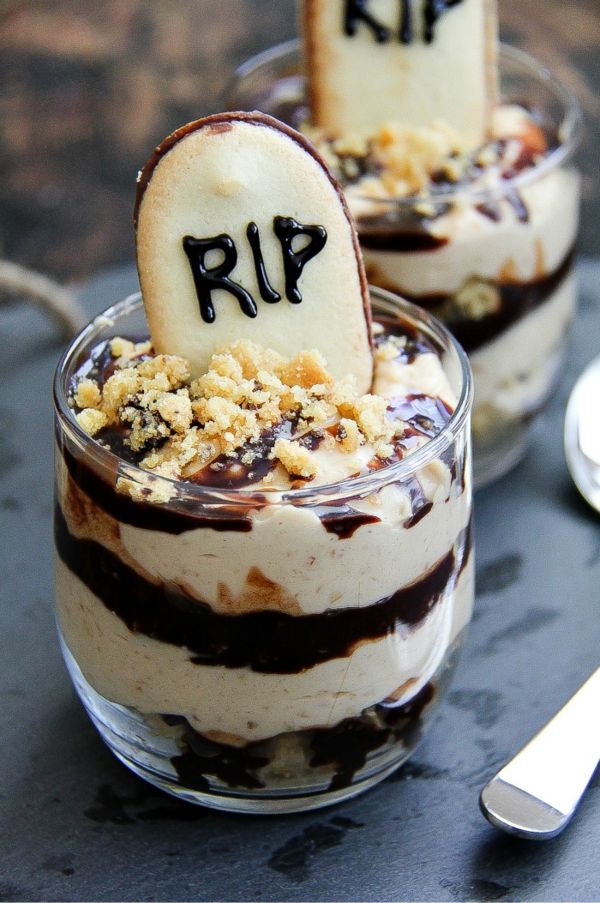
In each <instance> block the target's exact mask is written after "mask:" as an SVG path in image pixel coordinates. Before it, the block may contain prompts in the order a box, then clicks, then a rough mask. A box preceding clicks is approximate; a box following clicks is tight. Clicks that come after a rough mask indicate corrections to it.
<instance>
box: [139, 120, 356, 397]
mask: <svg viewBox="0 0 600 903" xmlns="http://www.w3.org/2000/svg"><path fill="white" fill-rule="evenodd" d="M135 220H136V229H137V263H138V270H139V276H140V284H141V289H142V295H143V298H144V305H145V308H146V314H147V318H148V321H149V325H150V332H151V335H152V340H153V343H154V345H155V347H156V349H157V350H158V351H160V352H163V353H171V354H179V355H182V356H183V357H185V358H187V359H188V360H189V361H190V363H191V365H192V372H193V373H194V374H195V375H197V374H199V373H202V372H204V371H205V370H206V368H207V364H208V361H209V358H210V356H211V354H212V353H213V351H214V350H215V348H216V347H217V346H219V345H222V344H223V343H226V342H231V341H233V340H235V339H239V338H246V339H251V340H252V341H254V342H257V343H258V344H260V345H262V346H264V347H268V348H274V349H275V350H276V351H279V352H280V353H281V354H284V355H286V356H292V355H294V354H296V353H297V352H298V351H301V350H309V349H317V350H319V351H321V353H322V354H323V355H324V357H325V358H326V360H327V363H328V366H329V370H330V372H331V373H332V374H333V375H334V376H335V377H337V378H339V377H341V376H344V375H345V374H348V373H352V374H354V375H355V377H356V380H357V384H358V388H359V390H360V391H368V389H369V387H370V384H371V379H372V354H371V337H370V316H369V303H368V291H367V285H366V280H365V275H364V269H363V264H362V259H361V257H360V252H359V249H358V242H357V238H356V233H355V230H354V225H353V223H352V220H351V218H350V215H349V213H348V209H347V207H346V204H345V201H344V199H343V195H342V194H341V192H340V189H339V187H338V185H337V183H336V182H335V180H334V179H333V177H332V176H331V174H330V172H329V171H328V169H327V167H326V166H325V164H324V162H323V161H322V160H321V159H320V158H319V156H318V155H317V153H316V152H315V151H314V149H313V148H312V146H311V145H309V144H308V142H307V141H306V140H305V139H304V138H303V137H302V136H301V135H299V134H297V133H296V132H294V131H293V130H291V129H289V128H288V127H287V126H284V125H282V124H281V123H279V122H278V121H277V120H275V119H272V118H271V117H268V116H265V115H263V114H260V113H223V114H219V115H215V116H209V117H207V118H206V119H201V120H198V121H197V122H192V123H190V124H189V125H186V126H184V127H183V128H181V129H178V131H176V132H174V133H173V134H172V135H170V136H169V137H168V138H166V139H165V141H163V143H162V144H161V145H159V147H158V148H157V149H156V151H155V153H154V155H153V156H152V158H151V159H150V160H149V161H148V163H147V164H146V166H145V167H144V169H143V170H142V172H141V174H140V178H139V185H138V197H137V202H136V212H135Z"/></svg>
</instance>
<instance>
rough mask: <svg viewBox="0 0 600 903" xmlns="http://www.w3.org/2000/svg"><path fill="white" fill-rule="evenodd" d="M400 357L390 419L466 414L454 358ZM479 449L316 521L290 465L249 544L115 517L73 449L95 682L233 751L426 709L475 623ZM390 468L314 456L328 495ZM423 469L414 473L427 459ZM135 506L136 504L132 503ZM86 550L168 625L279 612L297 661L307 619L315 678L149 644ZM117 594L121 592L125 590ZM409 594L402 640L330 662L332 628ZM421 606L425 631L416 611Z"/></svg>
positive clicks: (67, 507) (351, 649) (386, 390)
mask: <svg viewBox="0 0 600 903" xmlns="http://www.w3.org/2000/svg"><path fill="white" fill-rule="evenodd" d="M396 350H397V349H396ZM394 353H395V351H394V349H392V351H391V353H390V354H379V355H376V366H377V374H376V379H375V383H374V392H375V394H376V395H377V396H378V397H379V398H380V399H382V400H383V402H384V405H383V407H384V409H385V402H389V403H390V404H392V405H393V403H394V401H395V400H398V399H400V400H401V399H406V398H412V397H413V396H415V395H416V396H418V397H419V398H421V397H426V396H427V397H429V398H430V401H432V400H435V399H437V400H438V402H439V404H441V405H443V403H444V402H446V404H447V405H450V406H451V407H452V406H453V404H454V397H453V393H452V391H451V389H450V386H449V383H448V379H447V377H446V375H445V373H444V370H443V368H442V366H441V362H440V359H439V357H438V355H437V354H436V353H431V352H428V351H423V349H421V350H419V351H415V352H414V354H413V353H410V354H407V353H405V352H404V351H403V352H401V353H399V354H398V355H397V356H396V357H394V356H393V354H394ZM419 393H424V394H419ZM177 397H180V396H177ZM307 410H308V409H307ZM445 416H446V417H447V416H449V414H448V413H446V415H445ZM348 429H349V427H348ZM410 441H411V442H414V443H415V448H416V449H418V448H419V446H420V445H422V444H423V443H425V444H426V442H427V437H426V436H425V434H420V435H418V434H417V435H415V436H413V438H412V439H411V440H410ZM464 442H465V440H464V438H463V437H462V436H460V437H457V439H456V442H455V444H454V445H450V446H449V447H446V448H445V450H441V451H440V457H437V458H434V459H433V460H431V461H429V463H427V464H426V465H424V466H422V467H420V468H418V469H417V470H415V471H414V472H413V474H412V475H411V476H410V477H409V478H406V477H405V478H404V479H403V480H402V479H400V478H398V479H396V478H395V469H394V463H393V461H392V462H386V461H385V460H384V459H379V463H378V464H377V467H376V470H375V471H374V472H373V473H372V474H371V477H372V484H369V487H368V488H367V489H363V491H362V493H361V494H360V496H359V497H357V496H353V495H352V492H351V491H348V489H347V488H346V489H345V490H344V493H343V496H342V498H341V499H339V498H338V499H337V500H336V501H335V503H334V504H331V505H323V504H320V505H318V506H316V507H314V506H313V507H308V506H306V505H302V504H294V503H291V502H289V501H286V502H283V501H282V493H283V492H285V491H286V490H288V489H290V488H293V476H292V475H289V474H286V473H285V471H284V469H283V468H282V467H281V466H279V465H278V466H277V470H276V471H275V472H274V474H273V472H272V475H271V478H268V477H264V478H263V479H262V480H259V481H258V482H256V483H254V484H253V486H252V493H250V495H252V494H254V495H255V496H256V495H257V494H258V495H260V494H261V493H262V494H263V495H264V499H266V501H267V503H266V504H262V505H259V506H257V507H254V508H253V507H252V506H251V504H250V505H248V506H247V507H246V511H245V517H246V519H247V524H246V525H247V529H244V530H241V529H231V530H225V531H223V530H220V529H215V528H214V527H211V526H210V525H208V524H207V523H206V519H204V520H203V522H202V525H201V526H196V525H195V524H194V520H193V517H192V516H191V515H190V517H189V524H186V527H185V529H184V530H183V531H179V532H168V531H167V530H161V529H160V528H158V529H155V528H152V529H149V528H147V527H145V526H141V525H139V523H137V524H134V523H131V522H130V521H129V522H128V519H127V517H125V516H124V515H123V516H122V518H119V517H118V516H117V515H115V513H114V510H113V512H112V513H111V509H110V506H108V507H107V508H105V507H103V506H102V501H103V498H102V496H103V492H104V489H102V492H101V495H100V496H99V495H98V490H96V493H95V498H92V495H91V494H89V493H88V492H86V489H85V480H84V481H83V482H81V481H78V480H77V478H76V473H77V471H76V468H75V470H74V469H73V465H70V467H69V466H67V462H66V459H65V457H64V455H63V452H62V450H60V449H59V452H58V455H57V462H58V463H57V500H58V504H59V506H60V509H61V513H62V517H64V520H65V528H66V537H68V539H66V540H65V541H67V542H69V543H72V544H73V548H72V549H71V551H70V552H69V553H68V554H67V555H66V559H67V560H69V556H70V562H71V563H72V565H73V566H72V567H67V566H66V565H65V555H61V548H60V542H59V547H58V548H59V560H58V562H57V599H58V615H59V621H60V625H61V629H62V632H63V635H64V638H65V641H66V643H67V646H68V648H69V649H70V651H71V653H72V655H73V657H74V658H75V660H76V661H77V663H78V665H79V667H80V668H81V670H82V672H83V674H84V676H85V678H86V680H87V681H88V682H89V683H90V684H91V685H92V687H94V689H96V690H97V691H98V692H99V693H100V694H101V695H102V696H104V697H105V698H107V699H109V700H110V701H112V702H115V703H118V704H121V705H125V706H131V707H133V708H135V709H137V710H138V711H140V712H142V713H146V714H161V713H162V714H176V715H181V716H183V717H185V718H187V719H188V720H189V722H190V723H191V724H192V726H193V727H194V728H195V729H196V730H198V731H199V732H201V733H204V734H215V733H218V734H219V735H222V734H225V735H229V736H230V737H233V738H236V742H240V743H245V742H250V741H256V740H262V739H266V738H268V737H273V736H276V735H279V734H281V733H288V732H290V731H299V730H304V729H308V728H327V727H332V726H334V725H336V724H338V723H339V722H340V721H342V720H344V719H345V718H351V717H358V716H360V715H361V713H362V712H363V711H364V710H365V709H367V708H369V707H370V706H373V705H375V704H377V703H379V702H381V701H383V700H385V699H386V698H388V697H392V698H393V699H394V701H395V702H396V703H397V704H398V705H401V704H402V703H404V702H406V701H408V700H410V699H411V698H412V697H413V696H414V695H415V694H416V693H417V692H419V690H420V689H421V688H422V687H423V686H424V685H425V684H426V683H427V682H428V681H429V680H430V679H431V677H432V676H433V675H434V674H435V673H436V671H437V670H438V669H439V667H440V665H441V664H442V663H443V661H444V658H445V655H446V653H447V651H448V648H449V646H450V645H451V644H452V642H453V640H454V639H455V638H456V636H457V634H458V633H459V632H460V631H461V630H462V629H463V628H464V626H465V624H466V623H467V622H468V620H469V617H470V613H471V605H472V597H473V586H472V582H473V581H472V561H471V557H470V535H469V524H470V514H471V504H470V498H471V493H470V477H469V472H468V468H467V467H466V463H465V456H466V455H468V453H469V452H468V444H467V446H466V447H465V445H464ZM376 453H377V448H376V446H374V445H372V444H370V443H369V442H363V443H362V444H359V445H357V447H356V448H354V449H353V450H352V451H350V452H344V451H342V449H341V447H340V446H338V445H336V444H335V443H333V442H329V443H323V444H322V445H321V446H319V447H318V448H316V449H315V451H314V453H311V455H312V465H313V466H314V469H315V470H316V476H315V478H314V480H313V483H316V484H317V491H318V486H319V485H322V484H323V482H324V481H331V480H332V479H337V480H339V479H345V478H347V477H349V476H350V475H351V474H352V473H356V472H357V470H358V471H361V472H362V473H363V474H364V473H365V472H366V473H369V470H368V467H367V465H368V463H369V462H372V461H375V460H376ZM406 454H407V455H408V457H410V454H411V451H410V449H407V450H406ZM394 460H396V459H394ZM365 468H366V470H365ZM465 468H466V469H465ZM141 473H142V474H143V473H144V472H142V471H141ZM112 480H113V486H111V485H110V482H108V481H107V482H106V484H105V486H106V493H107V494H108V495H110V494H111V493H113V494H114V493H115V489H114V488H113V487H114V474H113V475H112ZM101 485H102V484H101ZM173 485H176V484H173ZM180 485H181V486H182V487H183V488H184V489H185V483H180ZM311 485H312V484H311ZM92 494H93V493H92ZM332 501H333V500H332ZM128 504H130V505H133V506H135V505H136V502H135V501H134V500H133V498H132V499H130V500H129V502H128ZM175 504H176V500H173V501H172V502H167V503H166V505H167V507H169V506H171V505H175ZM157 507H158V508H160V506H157ZM348 511H350V516H351V517H358V521H355V522H353V523H352V524H351V526H350V529H348V530H346V529H344V530H342V531H340V532H339V533H338V532H335V530H332V529H331V527H332V523H334V522H335V518H336V517H338V518H341V519H342V520H343V518H344V517H346V516H347V515H348ZM332 519H333V520H332ZM78 542H81V543H82V544H83V545H82V548H84V549H86V550H88V549H89V550H91V552H90V554H98V560H103V561H109V562H110V561H114V562H118V563H119V566H121V567H123V568H125V569H127V574H132V575H133V579H134V580H135V581H136V582H138V583H139V584H140V587H141V588H140V591H139V592H138V593H137V596H136V601H135V604H136V605H140V604H141V605H142V606H143V604H144V591H143V587H144V586H145V585H147V586H148V589H149V590H152V591H154V590H155V589H156V588H158V590H159V591H160V592H163V593H164V594H165V595H164V605H165V606H166V608H165V618H166V619H167V620H168V617H169V612H168V606H169V604H170V600H171V599H172V597H173V596H174V595H176V596H177V598H178V599H179V600H180V602H179V603H177V602H176V601H175V603H174V604H175V605H177V604H181V599H182V598H183V599H184V601H185V605H186V608H187V609H191V610H192V611H193V607H194V605H195V604H197V605H199V606H201V607H202V611H203V612H204V613H206V614H208V616H209V617H215V618H220V619H221V621H220V624H221V625H223V624H224V623H227V624H231V625H233V624H234V622H235V621H236V619H237V618H238V616H242V617H243V616H246V617H251V616H253V615H256V614H258V615H261V614H264V613H270V614H272V615H273V616H278V617H282V616H283V617H284V619H285V624H284V625H283V626H284V627H285V629H286V630H287V629H291V631H292V633H291V634H290V636H291V637H292V645H293V636H294V633H293V631H294V627H293V623H294V619H298V625H299V627H300V622H301V621H302V619H304V618H307V617H308V618H314V619H315V620H314V621H312V622H311V624H314V628H315V636H314V641H312V640H311V641H310V643H309V646H310V651H309V656H308V664H303V665H301V666H298V667H297V666H296V665H295V664H292V665H291V666H290V667H288V666H287V665H286V663H285V662H283V664H281V663H279V662H275V664H273V661H272V659H271V660H270V661H269V662H268V663H267V664H265V663H264V661H263V660H261V659H260V657H259V658H258V659H257V660H252V662H251V664H246V663H244V664H243V666H237V665H236V663H235V661H234V662H233V663H232V661H229V660H228V659H227V652H226V651H225V652H224V653H222V654H221V653H218V654H217V655H214V654H213V652H212V651H211V663H210V664H206V663H205V661H206V660H204V661H203V659H202V655H201V654H200V655H197V654H195V651H194V650H195V646H194V643H193V642H192V641H191V640H188V642H189V646H188V645H186V643H185V638H183V639H182V640H181V641H179V642H177V643H176V642H170V641H165V639H164V638H161V639H158V638H156V635H149V634H148V633H147V632H143V630H141V629H137V624H138V621H141V620H143V612H141V617H140V618H139V619H137V618H136V614H135V612H133V613H132V614H129V615H128V617H129V626H128V622H127V618H126V617H121V616H120V615H119V614H118V613H117V611H118V610H119V605H121V607H122V608H123V607H124V608H126V607H127V600H126V599H125V600H120V602H119V605H113V604H112V600H111V598H110V597H107V598H103V597H102V591H103V589H104V586H103V584H102V582H100V583H97V584H95V585H96V586H97V587H98V590H97V593H96V592H94V591H92V589H91V582H93V581H91V582H90V581H89V580H88V581H86V580H85V579H84V577H82V576H78V574H77V573H76V572H75V571H77V570H78V567H77V555H78V547H77V543H78ZM97 550H100V553H98V552H97ZM102 550H106V555H105V554H104V553H103V552H102ZM107 556H108V557H107ZM144 581H146V583H145V584H144ZM114 588H115V591H116V592H118V591H119V588H120V586H119V584H118V583H115V584H114ZM399 593H404V594H405V595H404V596H403V597H402V598H406V600H407V603H409V604H408V606H407V609H406V611H404V610H403V609H402V607H400V609H399V610H398V617H397V618H395V617H394V619H393V620H392V621H389V622H388V621H385V622H384V623H385V624H386V625H387V626H385V627H383V628H379V627H377V628H376V629H375V630H372V631H371V632H370V633H369V632H367V633H366V634H364V635H363V634H361V632H360V628H356V627H353V628H352V631H353V632H351V633H350V634H349V637H350V639H349V641H348V643H347V644H346V645H344V644H342V647H340V646H339V644H338V645H335V644H334V646H335V650H334V651H333V652H329V651H328V652H327V653H326V654H324V655H322V656H321V657H319V655H316V657H314V656H313V648H314V647H318V644H319V636H318V632H319V625H320V623H321V619H322V623H323V624H324V625H326V624H327V623H328V622H329V619H330V618H331V617H340V616H343V617H346V616H350V617H352V618H353V617H354V616H353V611H355V612H356V613H357V617H358V616H359V613H361V614H360V617H363V614H362V613H364V614H366V615H367V617H370V616H371V611H373V612H377V611H381V610H382V609H381V606H382V605H385V604H388V601H389V600H395V598H396V594H399ZM413 593H416V596H415V598H416V603H415V605H416V614H415V613H414V612H413V614H411V612H410V611H409V607H410V604H412V603H411V602H410V600H411V599H412V598H413ZM161 604H162V603H161ZM394 604H396V603H395V602H394ZM394 611H395V609H394ZM403 615H404V617H403ZM193 617H195V615H193ZM388 617H389V616H388ZM229 618H231V621H229ZM188 623H190V624H193V621H189V622H188ZM336 623H337V622H336ZM362 623H363V622H361V624H362ZM132 624H133V625H135V628H134V629H131V625H132ZM290 625H291V626H290ZM229 629H230V628H229V626H227V627H226V628H225V630H226V631H227V630H229ZM357 629H358V631H359V632H358V633H357V632H356V631H357ZM225 635H226V634H225ZM275 636H277V634H275ZM327 648H328V650H329V647H327ZM271 654H272V653H271ZM292 654H293V652H292ZM219 656H220V658H219ZM275 658H276V656H275Z"/></svg>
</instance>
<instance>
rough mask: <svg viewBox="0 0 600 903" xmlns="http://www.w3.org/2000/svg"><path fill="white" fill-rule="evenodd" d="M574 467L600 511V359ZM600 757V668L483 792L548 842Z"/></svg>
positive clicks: (516, 830) (572, 419) (578, 416)
mask: <svg viewBox="0 0 600 903" xmlns="http://www.w3.org/2000/svg"><path fill="white" fill-rule="evenodd" d="M564 445H565V456H566V459H567V465H568V467H569V470H570V472H571V475H572V477H573V480H574V482H575V485H576V486H577V488H578V489H579V491H580V492H581V494H582V496H583V497H584V499H586V501H588V502H589V504H590V505H591V506H592V507H593V508H595V509H596V510H597V511H600V357H599V358H596V360H594V361H592V363H591V364H590V365H589V366H588V367H587V368H586V369H585V370H584V371H583V373H582V374H581V376H580V377H579V379H578V380H577V382H576V383H575V387H574V388H573V391H572V392H571V396H570V398H569V403H568V405H567V411H566V414H565V429H564ZM599 761H600V668H599V669H598V670H597V671H595V672H594V674H592V676H591V677H590V678H589V679H588V680H587V681H586V683H585V684H584V685H583V686H582V687H581V689H579V690H578V691H577V693H575V695H574V696H573V697H572V698H571V699H570V700H569V702H567V704H566V705H565V706H563V708H562V709H561V710H560V711H559V712H558V713H557V714H556V715H555V716H554V718H552V720H551V721H549V722H548V723H547V724H546V726H545V727H544V728H542V730H541V731H540V732H539V733H538V734H536V736H535V737H534V738H533V740H530V741H529V743H528V744H527V745H526V746H525V747H524V748H523V749H522V750H521V751H520V752H519V753H517V755H516V756H515V757H514V759H511V761H510V762H509V763H508V764H507V765H505V766H504V768H502V770H501V771H499V772H498V774H497V775H496V776H495V777H494V778H492V780H491V781H489V783H488V784H486V786H485V787H484V788H483V790H482V791H481V796H480V798H479V804H480V806H481V811H482V812H483V814H484V815H485V817H486V818H487V819H488V821H490V822H491V823H492V824H493V825H495V826H496V827H497V828H501V829H502V830H503V831H507V832H508V833H510V834H516V835H518V836H519V837H526V838H528V839H530V840H545V839H546V838H548V837H555V836H556V835H557V834H559V833H560V832H561V831H562V830H563V828H564V827H565V826H566V825H567V824H568V823H569V821H570V819H571V817H572V816H573V813H574V812H575V809H576V808H577V804H578V803H579V800H580V799H581V797H582V795H583V792H584V790H585V788H586V787H587V785H588V784H589V782H590V779H591V777H592V775H593V773H594V771H595V770H596V766H597V765H598V762H599Z"/></svg>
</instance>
